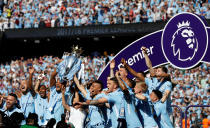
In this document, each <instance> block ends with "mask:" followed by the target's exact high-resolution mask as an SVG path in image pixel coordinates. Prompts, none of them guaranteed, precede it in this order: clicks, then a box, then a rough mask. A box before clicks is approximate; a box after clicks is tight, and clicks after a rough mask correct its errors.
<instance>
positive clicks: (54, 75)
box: [50, 68, 57, 87]
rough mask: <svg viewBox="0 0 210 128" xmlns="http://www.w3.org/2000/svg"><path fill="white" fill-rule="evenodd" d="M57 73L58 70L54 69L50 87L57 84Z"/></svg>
mask: <svg viewBox="0 0 210 128" xmlns="http://www.w3.org/2000/svg"><path fill="white" fill-rule="evenodd" d="M56 75H57V72H56V68H54V71H53V72H52V74H51V76H50V87H52V86H55V83H56V79H55V77H56Z"/></svg>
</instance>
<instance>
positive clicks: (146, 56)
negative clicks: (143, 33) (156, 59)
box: [141, 46, 155, 76]
mask: <svg viewBox="0 0 210 128" xmlns="http://www.w3.org/2000/svg"><path fill="white" fill-rule="evenodd" d="M141 49H142V51H143V54H144V57H145V62H146V65H147V67H148V69H149V72H150V76H155V70H154V68H153V67H152V62H151V60H150V59H149V56H148V54H147V48H146V47H144V46H143V47H141Z"/></svg>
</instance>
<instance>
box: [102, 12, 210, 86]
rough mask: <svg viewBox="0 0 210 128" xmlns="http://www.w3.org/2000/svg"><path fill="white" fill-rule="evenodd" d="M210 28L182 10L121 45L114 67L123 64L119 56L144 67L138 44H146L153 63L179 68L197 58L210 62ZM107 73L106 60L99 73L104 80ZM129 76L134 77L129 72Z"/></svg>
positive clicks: (196, 61) (189, 65)
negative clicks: (165, 22) (209, 46)
mask: <svg viewBox="0 0 210 128" xmlns="http://www.w3.org/2000/svg"><path fill="white" fill-rule="evenodd" d="M208 37H210V28H208V27H207V26H206V24H205V23H204V22H203V19H201V18H200V17H199V16H197V15H195V14H192V13H181V14H178V15H176V16H174V17H173V18H171V19H170V20H169V21H168V23H167V24H166V26H165V28H164V29H163V30H159V31H156V32H154V33H151V34H149V35H146V36H144V37H142V38H140V39H139V40H136V41H134V42H133V43H131V44H130V45H128V46H127V47H125V48H124V49H122V50H121V51H120V52H119V53H118V54H117V55H116V56H115V57H114V58H113V59H114V60H115V63H116V64H115V69H114V71H115V70H118V69H119V67H120V66H121V65H122V64H121V63H120V61H121V58H124V59H125V60H126V63H127V64H128V65H129V66H130V67H132V68H133V69H134V70H135V71H137V72H139V71H145V70H147V69H148V68H147V66H146V63H145V59H144V55H143V53H142V50H141V47H142V46H145V47H146V48H147V53H148V56H149V58H150V60H151V62H152V65H153V67H155V66H159V65H162V64H166V63H170V64H172V65H173V66H174V67H176V68H178V69H190V68H193V67H195V66H196V65H197V64H199V63H200V62H208V63H209V62H210V56H209V55H210V49H208V44H210V43H209V42H210V41H209V40H208ZM109 74H110V67H109V64H107V66H106V67H105V69H104V71H103V72H102V73H101V75H100V76H99V78H98V79H99V80H101V81H103V83H106V80H107V77H108V76H109ZM128 77H129V78H131V79H132V78H133V76H131V75H130V74H128Z"/></svg>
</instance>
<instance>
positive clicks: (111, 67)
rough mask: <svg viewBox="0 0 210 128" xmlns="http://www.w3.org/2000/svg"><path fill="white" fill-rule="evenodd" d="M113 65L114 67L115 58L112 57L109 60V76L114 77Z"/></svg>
mask: <svg viewBox="0 0 210 128" xmlns="http://www.w3.org/2000/svg"><path fill="white" fill-rule="evenodd" d="M114 67H115V60H114V59H113V60H112V61H111V62H110V77H111V78H112V77H114Z"/></svg>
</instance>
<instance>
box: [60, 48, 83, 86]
mask: <svg viewBox="0 0 210 128" xmlns="http://www.w3.org/2000/svg"><path fill="white" fill-rule="evenodd" d="M82 52H83V50H82V48H79V47H78V46H73V47H72V51H71V53H68V52H64V54H63V57H62V58H63V61H62V62H61V63H59V64H58V67H57V72H58V76H59V78H60V81H61V82H64V81H70V80H72V79H73V77H74V75H75V74H76V73H77V72H78V71H79V70H80V67H81V63H82V60H81V59H80V55H81V53H82Z"/></svg>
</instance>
